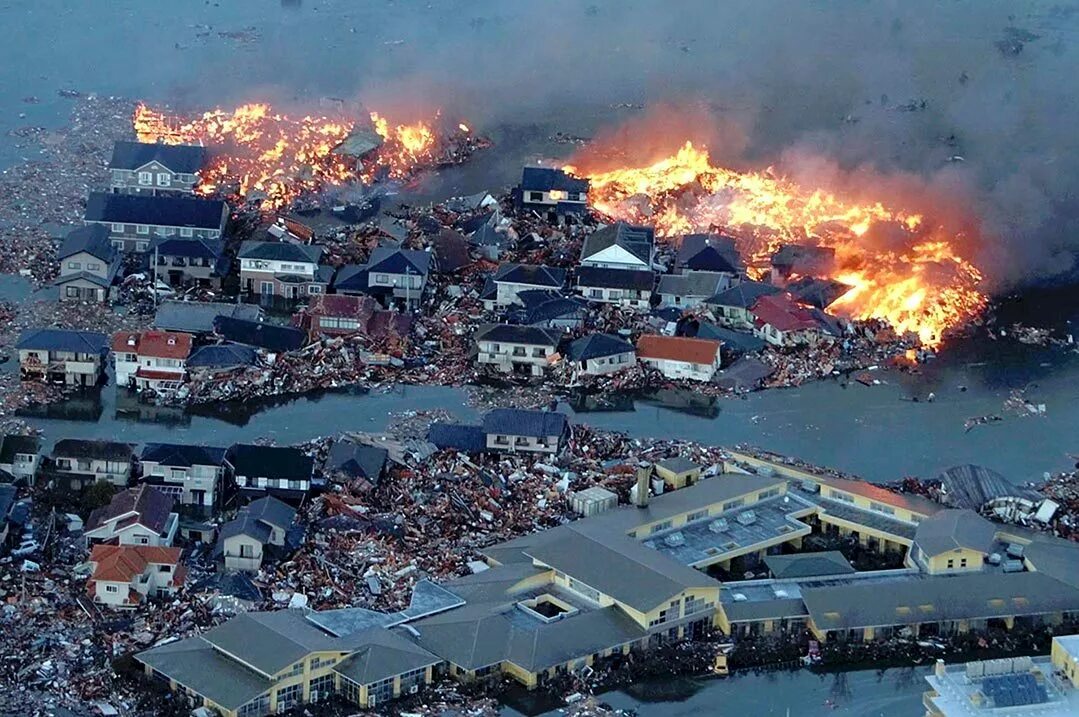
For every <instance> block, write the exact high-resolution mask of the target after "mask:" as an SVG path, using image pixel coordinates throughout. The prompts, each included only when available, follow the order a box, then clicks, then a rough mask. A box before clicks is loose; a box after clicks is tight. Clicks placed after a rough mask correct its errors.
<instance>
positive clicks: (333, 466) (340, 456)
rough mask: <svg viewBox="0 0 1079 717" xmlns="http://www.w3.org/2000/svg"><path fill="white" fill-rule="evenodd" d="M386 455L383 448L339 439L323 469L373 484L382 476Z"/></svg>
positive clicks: (335, 442) (386, 452)
mask: <svg viewBox="0 0 1079 717" xmlns="http://www.w3.org/2000/svg"><path fill="white" fill-rule="evenodd" d="M388 455H389V451H387V450H386V449H385V448H381V447H379V446H369V445H367V444H366V443H357V442H356V441H350V440H347V439H341V440H338V441H334V443H333V446H332V447H331V448H330V454H329V456H327V457H326V466H325V467H326V470H327V471H339V472H341V473H345V474H347V475H349V476H352V477H353V478H366V479H367V480H369V481H371V482H372V483H374V482H376V481H377V480H378V478H379V476H381V475H382V470H383V469H384V468H385V467H386V458H387V456H388Z"/></svg>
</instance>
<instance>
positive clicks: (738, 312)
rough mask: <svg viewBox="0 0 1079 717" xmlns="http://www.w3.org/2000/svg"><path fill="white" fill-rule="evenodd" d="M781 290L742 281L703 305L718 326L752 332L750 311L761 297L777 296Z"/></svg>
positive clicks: (708, 299) (762, 283)
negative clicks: (709, 311)
mask: <svg viewBox="0 0 1079 717" xmlns="http://www.w3.org/2000/svg"><path fill="white" fill-rule="evenodd" d="M781 291H783V290H782V289H780V288H779V287H778V286H773V285H772V284H766V283H764V282H761V281H749V280H746V281H742V282H739V283H738V284H735V285H734V286H732V287H730V288H729V289H726V290H724V291H720V292H718V293H717V294H716V295H715V296H711V297H709V298H707V299H705V300H704V302H703V303H704V305H705V306H707V307H708V309H710V310H711V312H712V314H713V315H714V316H715V318H716V323H717V324H719V325H720V326H723V327H726V328H730V329H737V330H740V331H752V330H753V328H754V320H755V317H754V316H753V314H752V312H751V311H750V309H751V308H752V307H753V304H755V303H756V301H757V299H759V298H760V297H762V296H771V295H773V294H778V293H780V292H781Z"/></svg>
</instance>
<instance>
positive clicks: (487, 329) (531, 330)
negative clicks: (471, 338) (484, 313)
mask: <svg viewBox="0 0 1079 717" xmlns="http://www.w3.org/2000/svg"><path fill="white" fill-rule="evenodd" d="M475 340H476V341H502V342H505V343H508V344H526V345H529V346H558V342H559V341H561V340H562V332H561V331H558V330H556V329H543V328H539V327H537V326H520V325H516V324H488V325H487V326H481V327H480V328H478V329H476V335H475Z"/></svg>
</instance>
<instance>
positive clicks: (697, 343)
mask: <svg viewBox="0 0 1079 717" xmlns="http://www.w3.org/2000/svg"><path fill="white" fill-rule="evenodd" d="M721 345H722V344H721V343H720V342H719V341H712V340H710V339H687V338H684V337H680V336H658V335H656V334H645V335H644V336H641V338H640V339H638V341H637V356H638V358H647V359H662V360H666V361H686V362H688V363H697V364H710V363H713V362H714V361H715V360H716V354H717V353H718V352H719V347H720V346H721Z"/></svg>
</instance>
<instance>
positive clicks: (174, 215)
mask: <svg viewBox="0 0 1079 717" xmlns="http://www.w3.org/2000/svg"><path fill="white" fill-rule="evenodd" d="M173 194H176V196H156V197H155V196H151V195H140V194H110V193H107V192H91V193H90V197H89V199H88V200H87V202H86V212H85V214H83V221H84V222H85V223H86V224H102V225H104V226H106V227H108V229H109V241H111V242H112V245H113V246H114V247H116V248H117V249H119V250H120V251H123V252H140V253H141V252H146V251H148V250H149V248H150V242H151V241H153V240H154V238H156V237H169V236H178V237H180V238H181V239H193V238H199V239H219V238H221V236H222V234H223V233H224V231H225V225H226V223H227V222H228V218H229V208H228V205H227V204H225V203H224V202H222V201H218V200H211V199H195V198H192V197H187V196H185V195H182V194H177V193H173Z"/></svg>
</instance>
